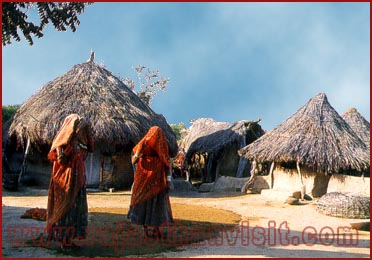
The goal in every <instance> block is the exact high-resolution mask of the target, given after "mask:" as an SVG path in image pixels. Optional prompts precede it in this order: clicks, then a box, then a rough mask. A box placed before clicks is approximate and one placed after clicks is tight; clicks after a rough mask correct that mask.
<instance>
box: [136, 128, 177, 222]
mask: <svg viewBox="0 0 372 260" xmlns="http://www.w3.org/2000/svg"><path fill="white" fill-rule="evenodd" d="M133 153H134V154H142V156H141V157H140V158H139V160H138V162H137V168H136V172H135V174H134V182H133V186H132V197H131V202H130V207H131V208H133V207H136V206H139V205H141V204H142V205H143V204H144V203H147V202H148V201H150V200H152V199H154V198H157V196H159V195H160V194H161V198H160V200H161V202H159V201H157V202H156V203H165V204H166V205H160V206H157V208H159V207H160V208H165V209H166V211H167V212H166V213H165V215H167V217H166V219H169V220H171V219H172V211H171V207H170V202H169V194H168V192H166V191H167V180H166V175H167V172H168V171H169V160H170V157H169V148H168V143H167V140H166V138H165V135H164V133H163V131H162V130H161V128H159V127H157V126H153V127H151V128H150V129H149V131H148V132H147V134H146V135H145V136H144V137H143V138H142V140H141V141H140V142H139V143H138V144H137V145H136V146H135V147H134V148H133ZM163 200H164V201H163ZM139 207H140V206H139ZM133 212H135V210H134V211H133ZM148 213H149V212H147V213H146V214H148ZM144 214H145V213H144ZM149 214H154V213H153V211H152V213H149ZM162 214H163V213H162ZM160 215H161V214H160ZM159 221H160V220H159ZM135 222H138V221H135ZM160 222H161V221H160ZM166 222H168V221H166ZM137 224H144V223H137Z"/></svg>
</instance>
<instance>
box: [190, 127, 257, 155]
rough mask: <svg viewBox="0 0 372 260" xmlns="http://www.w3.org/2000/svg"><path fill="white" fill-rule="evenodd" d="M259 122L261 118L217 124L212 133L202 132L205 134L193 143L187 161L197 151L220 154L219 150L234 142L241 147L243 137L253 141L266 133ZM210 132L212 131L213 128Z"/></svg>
mask: <svg viewBox="0 0 372 260" xmlns="http://www.w3.org/2000/svg"><path fill="white" fill-rule="evenodd" d="M259 122H260V120H257V121H247V120H241V121H237V122H235V123H233V124H228V125H226V126H224V124H217V129H215V131H213V132H212V133H208V132H207V133H205V132H204V133H203V132H202V133H200V134H203V135H202V136H200V137H199V138H197V139H196V140H195V141H193V142H192V143H191V145H190V147H189V149H188V150H187V153H186V155H185V159H186V160H187V161H188V160H190V158H191V156H192V155H193V154H194V153H196V152H199V153H205V152H207V153H210V154H212V153H213V154H218V152H219V151H222V150H223V149H225V148H226V147H228V146H230V145H232V144H237V147H239V145H240V143H241V141H242V138H244V142H245V141H248V143H250V142H253V141H254V140H256V139H257V138H259V137H260V136H262V135H263V134H264V130H262V128H261V126H260V125H259ZM209 132H211V129H210V131H209ZM247 136H248V137H247ZM246 139H248V140H246ZM240 147H241V146H240Z"/></svg>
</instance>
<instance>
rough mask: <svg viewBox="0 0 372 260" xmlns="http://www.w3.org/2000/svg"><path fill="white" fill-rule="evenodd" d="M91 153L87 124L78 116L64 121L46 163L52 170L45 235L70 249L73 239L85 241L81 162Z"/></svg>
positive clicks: (82, 169) (84, 206)
mask: <svg viewBox="0 0 372 260" xmlns="http://www.w3.org/2000/svg"><path fill="white" fill-rule="evenodd" d="M89 152H93V137H92V132H91V128H90V125H89V124H88V122H87V121H86V120H85V119H84V118H82V117H80V116H79V115H77V114H71V115H69V116H67V117H66V118H65V119H64V122H63V124H62V127H61V128H60V130H59V131H58V133H57V135H56V136H55V138H54V140H53V143H52V147H51V149H50V152H49V154H48V159H49V160H51V161H52V162H53V170H52V175H51V179H50V184H49V190H48V207H47V231H48V235H49V238H51V239H54V240H56V241H59V242H61V243H62V244H61V245H62V246H70V245H72V240H73V239H74V238H80V239H84V238H86V235H87V234H86V228H87V226H88V203H87V194H86V186H85V180H86V176H85V165H84V161H85V160H86V158H87V155H88V153H89Z"/></svg>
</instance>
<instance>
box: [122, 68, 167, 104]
mask: <svg viewBox="0 0 372 260" xmlns="http://www.w3.org/2000/svg"><path fill="white" fill-rule="evenodd" d="M145 68H146V67H145V66H143V65H138V66H137V67H133V69H134V70H135V71H136V74H137V78H138V87H139V90H138V91H137V92H136V94H137V96H138V97H139V98H140V99H141V100H142V101H143V102H144V103H145V104H147V105H150V104H151V102H152V99H153V98H154V96H155V95H156V94H157V93H158V91H165V89H166V87H167V84H168V82H169V78H164V77H161V76H160V72H159V70H156V71H151V70H150V69H147V71H146V73H145V75H143V73H144V69H145ZM143 78H145V80H144V81H143ZM122 80H123V82H124V83H125V85H127V86H128V87H129V88H130V89H131V90H132V91H135V88H136V83H135V82H134V80H132V79H130V78H125V79H122Z"/></svg>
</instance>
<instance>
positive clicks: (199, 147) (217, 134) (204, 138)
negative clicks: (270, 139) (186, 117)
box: [184, 118, 264, 182]
mask: <svg viewBox="0 0 372 260" xmlns="http://www.w3.org/2000/svg"><path fill="white" fill-rule="evenodd" d="M259 122H260V120H257V121H247V120H241V121H238V122H235V123H233V124H230V123H224V122H215V121H214V120H213V119H209V118H203V119H199V120H197V121H195V122H194V125H193V126H192V127H191V129H190V131H189V134H188V136H186V137H185V139H186V140H188V142H189V143H187V142H186V143H184V145H185V147H186V149H187V150H186V155H185V161H186V163H187V165H189V166H192V165H194V164H195V161H194V160H195V159H196V158H198V159H199V160H201V159H202V160H203V161H204V163H203V164H204V165H203V166H204V167H203V169H202V172H201V175H202V176H201V177H202V181H203V182H213V181H215V180H216V178H217V177H218V176H234V177H243V176H247V175H248V173H249V163H248V161H247V160H246V159H244V158H240V157H239V155H238V153H237V151H238V150H239V149H240V148H242V147H244V146H245V145H246V144H249V143H251V142H253V141H254V140H256V139H257V138H259V137H260V136H261V135H263V134H264V131H263V130H262V128H261V126H260V125H259ZM191 140H192V141H191ZM190 141H191V142H190ZM201 157H202V158H201ZM189 170H191V169H189Z"/></svg>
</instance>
